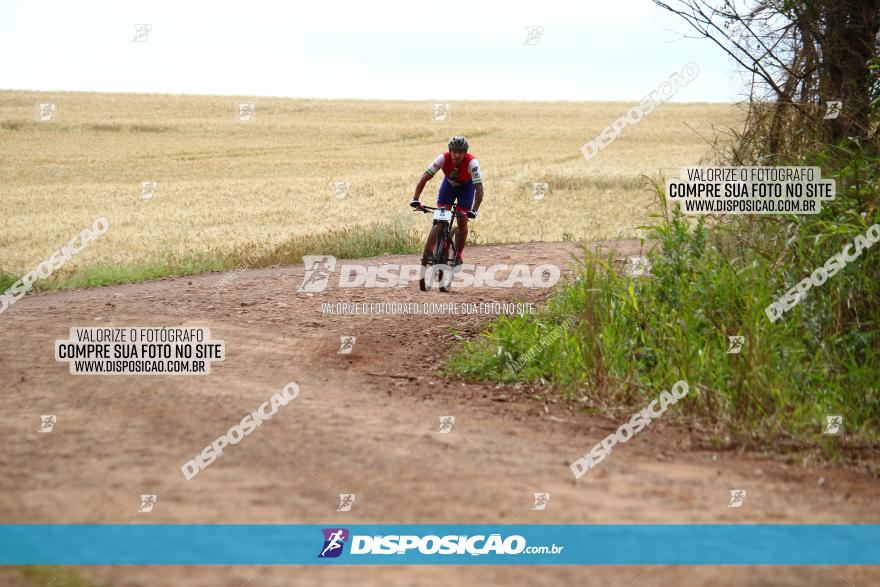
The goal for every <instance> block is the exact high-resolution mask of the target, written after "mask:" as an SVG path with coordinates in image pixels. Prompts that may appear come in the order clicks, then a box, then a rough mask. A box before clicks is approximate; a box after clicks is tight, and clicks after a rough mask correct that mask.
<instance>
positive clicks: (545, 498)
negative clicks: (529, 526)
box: [532, 493, 550, 512]
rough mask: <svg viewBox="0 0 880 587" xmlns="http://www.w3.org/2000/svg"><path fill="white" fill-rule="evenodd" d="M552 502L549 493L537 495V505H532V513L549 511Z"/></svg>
mask: <svg viewBox="0 0 880 587" xmlns="http://www.w3.org/2000/svg"><path fill="white" fill-rule="evenodd" d="M549 502H550V494H549V493H536V494H535V503H534V505H532V511H535V512H539V511H541V510H545V509H547V504H548V503H549Z"/></svg>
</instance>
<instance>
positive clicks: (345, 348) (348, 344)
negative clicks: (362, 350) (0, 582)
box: [336, 336, 357, 355]
mask: <svg viewBox="0 0 880 587" xmlns="http://www.w3.org/2000/svg"><path fill="white" fill-rule="evenodd" d="M356 340H357V337H356V336H340V337H339V344H340V347H339V350H338V351H336V354H337V355H350V354H351V351H352V350H353V349H354V343H355V341H356Z"/></svg>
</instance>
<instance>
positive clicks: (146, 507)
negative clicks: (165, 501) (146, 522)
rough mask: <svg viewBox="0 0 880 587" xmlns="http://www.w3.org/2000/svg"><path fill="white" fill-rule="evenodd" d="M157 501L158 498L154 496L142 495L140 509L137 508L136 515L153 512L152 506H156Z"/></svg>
mask: <svg viewBox="0 0 880 587" xmlns="http://www.w3.org/2000/svg"><path fill="white" fill-rule="evenodd" d="M157 499H158V496H156V495H142V496H141V507H140V508H138V513H149V512H151V511H153V506H154V505H156V500H157Z"/></svg>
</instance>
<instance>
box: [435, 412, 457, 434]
mask: <svg viewBox="0 0 880 587" xmlns="http://www.w3.org/2000/svg"><path fill="white" fill-rule="evenodd" d="M437 419H438V420H440V427H439V428H437V432H438V433H439V434H449V433H450V432H452V426H453V425H455V416H439V417H438V418H437Z"/></svg>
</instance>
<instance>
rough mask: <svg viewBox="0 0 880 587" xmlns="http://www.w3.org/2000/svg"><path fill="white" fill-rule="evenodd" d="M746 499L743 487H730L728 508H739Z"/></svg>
mask: <svg viewBox="0 0 880 587" xmlns="http://www.w3.org/2000/svg"><path fill="white" fill-rule="evenodd" d="M745 500H746V490H745V489H731V490H730V503H729V504H727V507H729V508H741V507H742V504H743V502H744V501H745Z"/></svg>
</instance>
